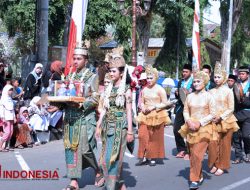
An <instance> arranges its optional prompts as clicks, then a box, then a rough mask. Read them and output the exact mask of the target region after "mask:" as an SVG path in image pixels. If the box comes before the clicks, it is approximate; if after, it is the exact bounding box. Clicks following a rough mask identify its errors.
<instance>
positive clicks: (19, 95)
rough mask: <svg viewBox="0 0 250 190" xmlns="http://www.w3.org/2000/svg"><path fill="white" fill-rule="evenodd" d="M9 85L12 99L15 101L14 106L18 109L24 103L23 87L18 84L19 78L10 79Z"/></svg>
mask: <svg viewBox="0 0 250 190" xmlns="http://www.w3.org/2000/svg"><path fill="white" fill-rule="evenodd" d="M11 85H12V86H13V93H12V99H13V100H14V102H15V105H16V107H17V108H18V109H19V108H20V107H21V106H23V105H24V102H23V94H24V92H23V89H22V88H21V87H20V86H19V80H18V79H12V81H11Z"/></svg>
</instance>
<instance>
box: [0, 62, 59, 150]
mask: <svg viewBox="0 0 250 190" xmlns="http://www.w3.org/2000/svg"><path fill="white" fill-rule="evenodd" d="M5 69H6V64H5V63H4V61H3V60H0V97H1V100H0V152H8V151H11V150H14V148H19V149H23V148H31V147H33V146H34V145H40V144H45V143H47V142H49V141H50V140H52V139H53V140H54V139H60V138H62V135H63V125H62V115H63V114H62V110H61V109H60V108H59V107H57V106H52V105H49V103H47V102H44V101H43V98H42V94H43V91H45V90H44V89H45V87H44V86H45V85H43V82H47V83H48V82H49V81H51V80H60V78H59V77H60V75H61V74H62V62H60V61H56V62H53V63H52V64H51V66H50V71H48V73H49V76H48V74H47V72H46V76H45V75H43V65H42V64H40V63H37V64H36V65H35V67H34V69H33V70H32V71H31V72H30V73H29V75H28V76H27V78H26V79H24V80H23V81H22V79H21V78H13V77H9V76H8V78H7V77H6V72H5ZM47 83H46V84H47Z"/></svg>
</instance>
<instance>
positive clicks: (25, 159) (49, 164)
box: [0, 127, 250, 190]
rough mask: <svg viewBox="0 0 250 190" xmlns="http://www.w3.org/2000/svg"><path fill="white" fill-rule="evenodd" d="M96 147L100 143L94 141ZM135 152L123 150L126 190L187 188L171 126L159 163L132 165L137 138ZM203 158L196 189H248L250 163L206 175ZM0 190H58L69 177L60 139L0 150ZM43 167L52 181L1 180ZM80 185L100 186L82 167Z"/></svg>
mask: <svg viewBox="0 0 250 190" xmlns="http://www.w3.org/2000/svg"><path fill="white" fill-rule="evenodd" d="M98 145H99V146H98V150H99V151H100V149H101V144H100V143H99V144H98ZM135 147H136V148H135V154H134V155H130V154H129V153H128V152H126V153H125V159H124V169H123V176H124V180H125V184H126V186H127V189H133V190H187V189H188V185H189V183H188V177H189V161H185V160H183V159H179V158H178V159H177V158H175V157H174V155H175V154H176V149H175V141H174V137H173V133H172V127H168V128H165V150H166V158H165V159H164V160H163V163H159V164H158V165H156V166H155V167H150V166H135V163H136V162H137V161H138V160H137V158H136V153H137V147H138V140H136V146H135ZM206 164H207V157H205V161H204V164H203V165H204V167H203V172H204V177H205V181H204V182H203V184H202V186H201V187H200V190H249V189H250V164H247V163H243V164H238V165H232V167H231V169H230V170H229V173H225V174H224V175H222V176H219V177H217V176H214V175H212V174H209V172H208V171H209V170H208V168H207V167H206ZM0 165H1V174H2V175H1V176H0V190H61V189H62V188H64V187H65V186H66V185H67V184H68V183H69V180H68V179H67V178H65V177H64V176H65V174H66V168H65V159H64V149H63V141H62V140H60V141H53V142H49V143H47V144H45V145H41V146H38V147H33V148H27V149H23V150H19V149H16V150H15V151H14V152H8V153H2V152H1V153H0ZM14 170H17V171H24V170H26V171H28V170H32V171H33V170H35V171H39V170H43V171H51V172H56V173H58V176H59V179H56V180H51V179H50V180H48V179H44V180H34V179H29V180H27V179H25V180H20V179H19V180H16V179H13V177H12V179H3V172H4V171H5V172H6V171H14ZM80 188H81V189H87V190H94V189H101V188H96V187H95V186H94V171H93V170H92V169H86V170H84V171H83V177H82V179H81V180H80Z"/></svg>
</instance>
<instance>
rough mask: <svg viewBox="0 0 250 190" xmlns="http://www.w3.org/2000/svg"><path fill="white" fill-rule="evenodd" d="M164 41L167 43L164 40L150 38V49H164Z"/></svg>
mask: <svg viewBox="0 0 250 190" xmlns="http://www.w3.org/2000/svg"><path fill="white" fill-rule="evenodd" d="M164 41H165V39H164V38H149V42H148V47H149V48H161V47H163V44H164Z"/></svg>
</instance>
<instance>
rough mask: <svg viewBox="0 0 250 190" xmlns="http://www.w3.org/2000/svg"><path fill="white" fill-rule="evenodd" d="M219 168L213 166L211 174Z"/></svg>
mask: <svg viewBox="0 0 250 190" xmlns="http://www.w3.org/2000/svg"><path fill="white" fill-rule="evenodd" d="M217 170H218V169H217V168H216V167H215V166H213V167H212V169H211V170H210V174H214V173H215V172H216V171H217Z"/></svg>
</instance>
